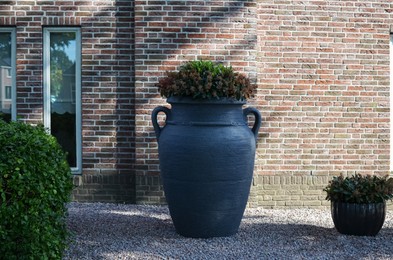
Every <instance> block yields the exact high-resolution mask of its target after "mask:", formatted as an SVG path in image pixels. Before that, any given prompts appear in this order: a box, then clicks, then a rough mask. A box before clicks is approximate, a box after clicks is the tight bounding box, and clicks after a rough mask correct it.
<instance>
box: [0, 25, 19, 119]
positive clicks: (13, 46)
mask: <svg viewBox="0 0 393 260" xmlns="http://www.w3.org/2000/svg"><path fill="white" fill-rule="evenodd" d="M0 32H9V33H11V73H12V75H11V83H12V87H11V120H13V121H15V120H16V119H17V113H16V93H17V91H16V28H7V27H4V28H0Z"/></svg>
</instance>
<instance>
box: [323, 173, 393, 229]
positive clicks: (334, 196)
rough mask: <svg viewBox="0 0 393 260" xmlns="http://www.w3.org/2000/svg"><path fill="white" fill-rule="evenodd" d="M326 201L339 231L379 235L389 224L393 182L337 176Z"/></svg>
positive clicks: (383, 178)
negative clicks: (328, 202)
mask: <svg viewBox="0 0 393 260" xmlns="http://www.w3.org/2000/svg"><path fill="white" fill-rule="evenodd" d="M324 191H326V192H327V196H326V199H327V200H330V201H331V213H332V218H333V222H334V226H335V227H336V229H337V231H338V232H340V233H342V234H346V235H356V236H375V235H377V234H378V232H379V231H380V230H381V228H382V226H383V223H384V221H385V215H386V201H387V200H390V199H392V198H393V179H392V178H388V176H383V177H381V176H375V175H373V176H370V175H360V174H355V175H353V176H349V177H343V176H342V175H340V176H336V177H333V179H332V180H331V181H330V182H329V184H328V185H327V187H325V188H324Z"/></svg>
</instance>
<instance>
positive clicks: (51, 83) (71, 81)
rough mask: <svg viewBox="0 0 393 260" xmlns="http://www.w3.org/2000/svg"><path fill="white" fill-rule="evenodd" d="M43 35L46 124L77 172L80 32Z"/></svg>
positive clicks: (56, 31) (60, 30) (58, 30)
mask: <svg viewBox="0 0 393 260" xmlns="http://www.w3.org/2000/svg"><path fill="white" fill-rule="evenodd" d="M44 36H45V40H44V43H45V44H44V56H45V57H44V67H45V68H46V69H45V71H44V87H45V102H46V104H45V118H44V119H45V125H46V126H47V127H49V128H50V130H51V134H52V135H54V136H55V137H56V138H57V140H58V142H59V143H60V145H61V146H62V147H63V149H64V150H65V151H66V152H67V153H68V157H67V159H68V162H69V164H70V166H71V167H72V168H74V170H75V169H79V167H80V165H79V163H78V161H80V159H79V158H78V157H80V156H79V151H80V145H79V142H80V137H79V136H80V127H81V126H80V123H79V122H80V102H79V100H80V94H79V93H80V73H78V71H79V70H80V69H79V68H80V49H79V45H80V40H79V30H78V29H76V28H68V29H67V28H46V29H45V30H44Z"/></svg>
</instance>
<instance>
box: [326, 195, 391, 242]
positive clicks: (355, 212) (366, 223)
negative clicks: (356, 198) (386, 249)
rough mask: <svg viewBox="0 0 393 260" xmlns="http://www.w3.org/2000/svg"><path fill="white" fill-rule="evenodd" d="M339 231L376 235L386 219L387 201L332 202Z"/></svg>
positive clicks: (348, 233)
mask: <svg viewBox="0 0 393 260" xmlns="http://www.w3.org/2000/svg"><path fill="white" fill-rule="evenodd" d="M331 212H332V218H333V222H334V226H335V227H336V229H337V231H338V232H340V233H341V234H345V235H354V236H376V235H377V234H378V232H379V231H380V230H381V228H382V226H383V223H384V221H385V215H386V203H385V202H381V203H370V204H356V203H345V202H334V201H332V202H331Z"/></svg>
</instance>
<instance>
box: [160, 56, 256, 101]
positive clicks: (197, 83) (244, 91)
mask: <svg viewBox="0 0 393 260" xmlns="http://www.w3.org/2000/svg"><path fill="white" fill-rule="evenodd" d="M157 87H158V88H159V90H160V93H161V95H162V96H163V97H171V96H183V97H184V96H185V97H192V98H195V99H211V98H221V97H225V98H233V99H237V100H244V99H247V98H250V97H253V95H254V92H255V91H256V85H255V84H251V82H250V80H249V78H247V77H246V76H244V75H242V74H239V73H237V72H234V70H233V69H232V67H226V66H224V65H223V64H220V63H213V62H212V61H203V60H199V61H189V62H186V63H184V64H183V65H182V66H180V69H179V71H175V72H173V71H172V72H167V73H166V76H165V77H163V78H161V79H160V80H159V82H158V83H157Z"/></svg>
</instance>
